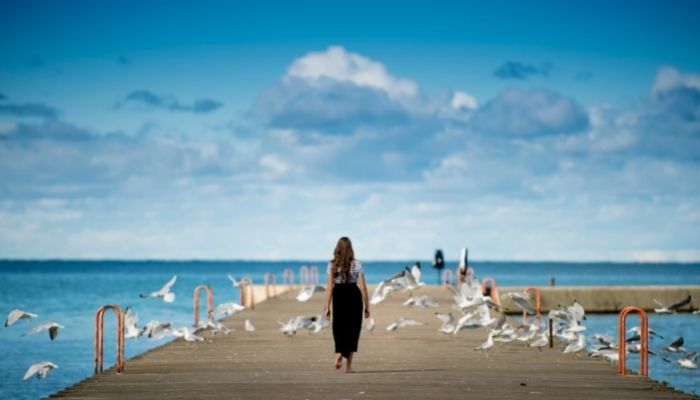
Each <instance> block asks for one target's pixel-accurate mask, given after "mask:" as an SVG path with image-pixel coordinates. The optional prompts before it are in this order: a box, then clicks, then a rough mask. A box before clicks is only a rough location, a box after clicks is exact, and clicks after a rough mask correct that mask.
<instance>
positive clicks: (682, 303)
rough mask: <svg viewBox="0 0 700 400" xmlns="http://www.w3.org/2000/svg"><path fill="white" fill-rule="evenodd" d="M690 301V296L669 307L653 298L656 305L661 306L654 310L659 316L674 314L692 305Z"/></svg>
mask: <svg viewBox="0 0 700 400" xmlns="http://www.w3.org/2000/svg"><path fill="white" fill-rule="evenodd" d="M690 299H691V298H690V295H688V297H686V298H685V299H683V300H681V301H679V302H678V303H676V304H672V305H670V306H667V305H666V304H664V303H662V302H660V301H658V300H656V299H655V298H652V300H654V303H656V305H658V306H659V308H655V309H654V312H655V313H657V314H674V313H675V312H676V311H677V310H678V309H679V308H681V307H683V306H685V305H688V304H690Z"/></svg>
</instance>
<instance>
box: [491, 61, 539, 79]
mask: <svg viewBox="0 0 700 400" xmlns="http://www.w3.org/2000/svg"><path fill="white" fill-rule="evenodd" d="M551 69H552V66H551V65H549V64H542V65H541V66H536V65H531V64H525V63H523V62H520V61H506V62H504V63H503V64H501V65H500V66H499V67H498V68H496V69H495V70H494V71H493V76H495V77H496V78H500V79H520V80H525V79H529V78H531V77H533V76H536V75H540V76H543V77H545V78H548V77H549V71H550V70H551Z"/></svg>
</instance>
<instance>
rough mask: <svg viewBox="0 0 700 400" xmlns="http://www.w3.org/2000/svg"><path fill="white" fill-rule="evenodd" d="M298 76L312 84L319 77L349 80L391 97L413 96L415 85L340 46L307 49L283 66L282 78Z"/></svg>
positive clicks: (414, 94) (317, 82)
mask: <svg viewBox="0 0 700 400" xmlns="http://www.w3.org/2000/svg"><path fill="white" fill-rule="evenodd" d="M289 78H300V79H303V80H305V81H307V82H309V83H310V84H312V85H315V84H319V83H321V82H322V81H323V79H324V78H325V79H330V80H334V81H339V82H351V83H353V84H355V85H357V86H363V87H369V88H373V89H379V90H381V91H383V92H386V93H387V95H389V97H391V98H392V99H402V98H406V97H414V96H416V95H417V94H418V85H416V83H415V82H413V81H412V80H410V79H401V78H396V77H394V76H393V75H391V74H390V73H389V72H388V71H387V69H386V67H385V66H384V65H383V64H381V63H379V62H376V61H373V60H370V59H369V58H367V57H364V56H362V55H360V54H357V53H351V52H348V51H347V50H345V49H344V48H343V47H340V46H330V47H329V48H328V49H327V50H326V51H323V52H311V53H308V54H306V55H304V56H303V57H300V58H298V59H296V60H294V62H293V63H292V65H291V66H289V68H288V69H287V75H286V76H285V79H289Z"/></svg>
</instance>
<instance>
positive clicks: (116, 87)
mask: <svg viewBox="0 0 700 400" xmlns="http://www.w3.org/2000/svg"><path fill="white" fill-rule="evenodd" d="M0 11H1V12H0V35H1V37H2V38H3V39H2V40H1V41H0V52H1V53H2V57H0V257H4V258H49V257H60V258H167V259H188V258H206V259H232V258H233V259H240V258H245V259H290V258H295V259H309V258H315V259H318V258H321V259H323V258H327V257H329V256H330V254H331V251H332V247H333V246H334V244H335V241H336V240H337V238H338V237H339V236H341V235H349V236H350V237H351V238H352V239H353V240H354V242H355V245H356V247H357V251H358V254H359V256H360V257H361V258H364V259H398V260H401V259H408V260H410V259H414V258H422V259H426V258H430V257H431V255H432V252H433V251H434V249H436V248H442V249H444V250H445V253H446V255H447V257H448V258H453V259H456V258H457V257H458V254H459V250H460V248H461V247H464V246H468V247H469V248H470V252H471V254H472V255H473V257H475V258H477V259H491V260H510V259H525V260H581V261H588V260H620V261H621V260H636V261H659V260H668V261H674V260H678V261H688V260H699V259H700V242H698V240H697V238H698V237H700V228H699V227H700V224H698V222H700V201H699V200H700V189H699V188H700V171H699V169H698V161H699V159H700V157H699V156H700V52H699V51H697V46H696V41H697V38H698V37H700V27H699V26H698V24H697V23H696V21H695V18H696V16H697V15H700V12H699V11H700V4H699V3H697V2H682V1H678V2H671V3H664V2H614V3H609V2H590V1H588V2H567V3H566V4H564V3H562V2H531V3H526V4H524V3H522V2H499V3H498V5H492V6H489V5H484V4H481V3H469V2H430V3H417V2H404V3H402V4H401V6H400V7H399V6H397V5H396V4H395V3H390V2H385V3H379V4H378V3H376V2H361V1H360V2H352V3H348V4H346V5H332V4H328V3H327V2H295V3H281V4H278V3H270V2H258V3H256V4H255V5H250V4H234V3H231V2H206V1H205V2H148V3H146V4H143V2H120V3H105V2H72V1H71V2H68V1H66V2H49V3H47V2H27V1H22V2H8V1H4V2H3V3H2V5H0Z"/></svg>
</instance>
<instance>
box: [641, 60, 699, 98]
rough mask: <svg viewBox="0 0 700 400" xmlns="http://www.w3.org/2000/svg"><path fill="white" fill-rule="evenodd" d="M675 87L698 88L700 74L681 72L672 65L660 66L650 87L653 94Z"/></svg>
mask: <svg viewBox="0 0 700 400" xmlns="http://www.w3.org/2000/svg"><path fill="white" fill-rule="evenodd" d="M676 88H692V89H696V90H700V75H698V74H681V73H680V71H678V69H676V68H673V67H668V66H667V67H661V68H659V70H658V71H657V73H656V79H655V80H654V84H653V85H652V87H651V92H652V94H653V95H657V94H659V93H662V92H667V91H669V90H672V89H676Z"/></svg>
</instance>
